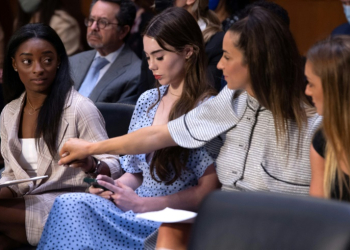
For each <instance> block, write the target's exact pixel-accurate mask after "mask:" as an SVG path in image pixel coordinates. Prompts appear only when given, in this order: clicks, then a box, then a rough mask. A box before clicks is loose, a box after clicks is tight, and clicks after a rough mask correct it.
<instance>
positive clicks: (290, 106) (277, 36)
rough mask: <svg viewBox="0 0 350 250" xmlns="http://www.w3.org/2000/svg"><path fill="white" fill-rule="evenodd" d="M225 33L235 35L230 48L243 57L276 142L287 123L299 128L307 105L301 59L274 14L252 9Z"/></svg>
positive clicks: (282, 23) (290, 36)
mask: <svg viewBox="0 0 350 250" xmlns="http://www.w3.org/2000/svg"><path fill="white" fill-rule="evenodd" d="M228 32H233V33H235V34H238V35H239V39H238V42H237V43H236V44H234V46H236V47H237V48H238V49H240V50H241V51H242V53H243V55H244V62H243V63H245V64H246V65H247V66H248V68H249V72H250V79H251V85H252V86H251V87H252V90H253V92H254V95H255V97H256V99H257V100H258V102H259V103H260V104H261V105H262V106H264V107H265V108H267V109H268V110H270V111H271V112H272V115H273V118H274V123H275V127H276V137H277V139H279V137H282V136H284V135H286V134H288V133H287V132H288V120H293V121H295V122H296V123H297V125H298V127H299V128H301V127H302V126H303V123H304V122H306V112H305V105H306V104H307V103H308V101H307V99H306V96H305V95H304V89H305V84H304V74H303V67H302V61H301V57H300V55H299V52H298V49H297V46H296V44H295V41H294V39H293V36H292V34H291V32H290V31H289V28H288V26H287V25H286V24H285V23H284V22H283V21H282V20H281V19H280V18H279V17H278V16H277V15H275V14H274V13H272V12H270V11H268V10H266V9H264V8H261V7H253V8H252V9H251V10H250V12H249V13H248V15H247V16H246V17H245V18H243V19H242V20H240V21H238V22H236V23H234V24H233V25H232V26H231V28H230V29H229V30H228ZM299 131H300V130H299ZM299 135H300V134H299Z"/></svg>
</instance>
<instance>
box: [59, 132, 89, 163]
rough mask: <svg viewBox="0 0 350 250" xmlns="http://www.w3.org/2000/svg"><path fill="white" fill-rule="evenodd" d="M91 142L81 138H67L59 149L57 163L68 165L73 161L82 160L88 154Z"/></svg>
mask: <svg viewBox="0 0 350 250" xmlns="http://www.w3.org/2000/svg"><path fill="white" fill-rule="evenodd" d="M90 144H91V142H88V141H85V140H82V139H77V138H73V139H69V140H68V141H67V142H66V143H65V144H64V145H63V147H62V149H61V150H60V156H61V159H60V160H59V161H58V164H59V165H69V164H71V163H73V162H75V161H79V160H84V159H86V158H87V157H88V156H89V150H88V148H89V145H90Z"/></svg>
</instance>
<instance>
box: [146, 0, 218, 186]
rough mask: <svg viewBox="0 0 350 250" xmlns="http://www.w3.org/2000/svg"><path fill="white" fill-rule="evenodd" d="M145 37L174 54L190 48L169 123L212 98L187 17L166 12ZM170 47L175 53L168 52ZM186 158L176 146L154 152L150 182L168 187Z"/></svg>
mask: <svg viewBox="0 0 350 250" xmlns="http://www.w3.org/2000/svg"><path fill="white" fill-rule="evenodd" d="M144 35H145V36H148V37H152V38H154V39H155V40H156V41H157V43H158V44H159V46H160V47H161V48H162V49H164V50H167V51H171V52H174V53H179V52H181V51H183V50H184V49H185V47H186V46H192V47H193V54H192V55H191V57H190V58H189V59H188V60H186V63H185V72H186V75H185V79H184V86H183V90H182V94H181V96H180V98H179V100H177V101H176V102H175V103H174V105H173V107H172V109H171V111H170V113H169V121H171V120H174V119H176V118H178V117H180V116H182V115H183V114H186V113H187V112H189V111H190V110H191V109H193V108H194V107H196V105H198V103H199V102H200V101H202V100H203V99H205V98H206V97H209V96H212V95H214V94H215V90H214V89H213V87H212V86H211V85H210V84H209V82H208V80H207V77H206V65H207V62H206V56H205V50H204V41H203V36H202V33H201V31H200V29H199V27H198V24H197V22H196V20H195V19H194V18H193V16H192V15H191V14H190V13H188V12H187V11H186V10H184V9H182V8H177V7H172V8H169V9H166V10H165V11H163V12H162V13H160V14H159V15H157V16H155V17H154V18H153V19H152V20H151V21H150V23H149V24H148V26H147V28H146V30H145V32H144ZM169 46H170V47H172V48H174V50H169ZM156 85H157V88H158V100H157V103H158V102H159V101H160V92H159V86H160V84H159V82H158V81H157V83H156ZM157 103H155V104H154V105H156V104H157ZM154 105H153V106H151V107H150V109H151V108H152V107H154ZM188 157H189V150H188V149H184V148H181V147H178V146H177V147H170V148H165V149H160V150H157V151H155V152H154V155H153V158H152V162H151V166H150V170H151V175H152V178H153V179H154V180H156V181H165V182H166V183H167V184H171V183H173V182H174V181H175V180H176V179H177V178H179V176H180V175H181V172H182V170H184V169H185V166H186V162H187V160H188ZM155 174H156V175H157V177H158V178H159V180H158V178H157V177H156V176H155Z"/></svg>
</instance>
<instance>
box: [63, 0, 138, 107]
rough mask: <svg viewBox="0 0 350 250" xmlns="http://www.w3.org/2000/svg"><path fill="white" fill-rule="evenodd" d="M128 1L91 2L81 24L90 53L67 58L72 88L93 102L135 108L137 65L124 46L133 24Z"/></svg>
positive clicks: (135, 59) (133, 16) (132, 53)
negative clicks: (70, 71) (72, 81)
mask: <svg viewBox="0 0 350 250" xmlns="http://www.w3.org/2000/svg"><path fill="white" fill-rule="evenodd" d="M135 15H136V8H135V5H134V3H133V2H132V1H131V0H93V1H92V4H91V10H90V15H89V17H88V18H86V20H85V25H86V26H87V42H88V44H89V46H90V47H92V48H93V50H90V51H86V52H82V53H79V54H77V55H74V56H72V57H70V65H71V68H72V76H73V80H74V87H75V89H76V90H78V91H79V93H80V94H82V95H84V96H86V97H89V98H90V99H91V100H92V101H93V102H113V103H115V102H119V103H129V104H135V103H136V101H137V98H138V94H137V92H138V88H139V78H140V71H141V61H140V59H139V58H138V57H137V56H136V55H135V54H134V52H133V51H132V50H131V49H130V48H129V47H128V45H126V44H125V40H126V38H127V37H128V35H129V33H130V29H131V27H132V25H133V23H134V19H135Z"/></svg>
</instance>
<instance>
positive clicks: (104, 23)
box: [85, 17, 119, 29]
mask: <svg viewBox="0 0 350 250" xmlns="http://www.w3.org/2000/svg"><path fill="white" fill-rule="evenodd" d="M95 21H96V25H97V27H98V28H99V29H104V28H106V27H107V26H109V25H111V24H114V25H119V24H118V23H110V22H109V21H108V20H107V19H106V18H100V19H97V20H95V19H93V18H91V17H90V18H85V25H86V27H91V26H92V25H93V23H94V22H95Z"/></svg>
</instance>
